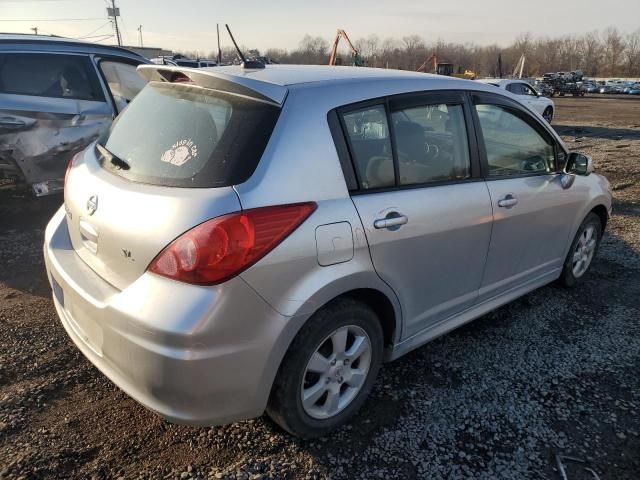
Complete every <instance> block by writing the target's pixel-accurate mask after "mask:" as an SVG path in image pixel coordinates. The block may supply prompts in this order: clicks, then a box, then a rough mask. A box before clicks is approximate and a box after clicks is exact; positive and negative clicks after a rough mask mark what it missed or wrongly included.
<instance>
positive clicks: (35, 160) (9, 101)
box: [0, 52, 112, 195]
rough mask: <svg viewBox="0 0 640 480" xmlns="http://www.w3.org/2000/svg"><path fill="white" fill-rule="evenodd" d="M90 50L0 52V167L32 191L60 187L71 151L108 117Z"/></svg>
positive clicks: (82, 144)
mask: <svg viewBox="0 0 640 480" xmlns="http://www.w3.org/2000/svg"><path fill="white" fill-rule="evenodd" d="M111 117H112V109H111V106H110V105H109V104H108V103H107V101H106V98H105V96H104V93H103V91H102V89H101V87H100V82H99V79H98V76H97V74H96V72H95V69H94V68H93V67H92V65H91V61H90V59H89V56H88V55H83V54H72V53H65V54H59V53H55V52H7V53H2V54H0V173H2V171H4V172H5V173H8V176H16V177H18V178H21V179H22V180H24V181H25V182H26V183H27V184H29V185H31V186H32V188H33V191H34V193H35V194H36V195H45V194H48V193H53V192H55V191H59V190H61V189H62V187H63V179H64V172H65V169H66V166H67V163H68V162H69V160H71V158H72V157H73V155H75V154H76V153H77V152H79V151H80V150H82V149H83V148H85V147H86V146H87V145H88V144H89V143H91V142H92V141H93V140H94V139H95V138H97V137H98V135H100V133H102V132H103V131H104V129H105V128H107V127H108V125H110V123H111Z"/></svg>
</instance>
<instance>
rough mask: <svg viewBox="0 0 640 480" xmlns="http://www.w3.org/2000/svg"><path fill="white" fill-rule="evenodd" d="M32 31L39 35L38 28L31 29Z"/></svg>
mask: <svg viewBox="0 0 640 480" xmlns="http://www.w3.org/2000/svg"><path fill="white" fill-rule="evenodd" d="M31 30H32V31H33V32H34V33H35V34H36V35H37V34H38V27H31Z"/></svg>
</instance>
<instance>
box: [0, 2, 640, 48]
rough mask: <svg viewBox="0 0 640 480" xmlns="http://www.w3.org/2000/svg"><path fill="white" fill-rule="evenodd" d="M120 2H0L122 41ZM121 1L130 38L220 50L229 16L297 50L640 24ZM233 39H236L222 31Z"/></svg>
mask: <svg viewBox="0 0 640 480" xmlns="http://www.w3.org/2000/svg"><path fill="white" fill-rule="evenodd" d="M110 1H111V0H0V32H23V33H31V30H30V29H31V28H33V27H38V30H39V32H40V33H50V34H56V35H61V36H67V37H74V38H77V37H89V38H87V39H88V40H91V41H101V42H102V43H115V39H114V37H111V38H108V37H98V36H97V35H110V34H113V29H112V26H111V24H110V23H109V22H108V19H107V16H106V15H107V12H106V6H107V3H108V2H110ZM614 3H615V8H611V7H610V6H607V4H606V3H603V2H602V1H601V0H534V1H527V2H524V1H520V2H518V1H514V0H448V1H438V2H434V1H430V2H428V1H426V0H393V1H376V0H368V1H363V0H342V1H338V0H318V1H309V0H298V1H293V0H282V1H280V0H263V1H259V0H234V1H222V0H181V1H162V0H116V6H118V7H119V8H120V15H121V17H120V19H119V24H120V28H121V30H122V37H123V43H124V44H126V45H138V44H139V43H138V42H139V37H138V32H137V28H138V26H139V25H142V36H143V42H144V46H154V47H162V48H166V49H170V50H181V51H186V50H190V51H194V50H195V51H198V52H205V54H206V53H208V52H211V51H213V50H215V49H216V23H220V27H221V29H222V28H223V24H224V23H228V24H229V25H230V27H231V29H232V32H233V34H234V36H235V37H236V40H237V41H238V43H239V44H241V45H244V46H246V47H250V48H259V49H261V50H264V49H266V48H271V47H273V48H284V49H288V50H293V49H294V48H296V47H297V46H298V44H299V42H300V40H301V39H302V37H303V36H304V35H305V34H307V33H308V34H310V35H312V36H321V37H323V38H325V39H326V40H328V41H331V40H333V38H334V36H335V31H336V28H343V29H345V30H346V31H347V33H348V34H349V36H350V37H351V39H352V40H353V41H355V40H356V39H358V38H361V37H367V36H369V35H371V34H376V35H377V36H378V37H380V39H384V38H386V37H395V38H398V39H399V38H401V37H402V36H406V35H412V34H417V35H420V36H421V37H423V38H424V39H425V40H426V41H427V42H430V41H435V40H437V39H442V40H444V41H446V42H462V43H464V42H474V43H477V44H480V45H488V44H493V43H497V44H498V45H505V46H506V45H508V44H509V43H511V42H512V41H513V40H514V39H515V38H516V37H517V36H518V35H520V34H522V33H525V32H530V33H531V34H532V35H533V36H560V35H564V34H582V33H586V32H588V31H593V30H604V29H605V28H606V27H608V26H615V27H617V28H618V29H619V30H620V31H621V32H623V33H628V32H631V31H635V30H637V29H639V28H640V0H616V1H615V2H614ZM221 39H222V44H223V46H225V45H230V44H231V43H230V41H229V39H228V37H227V36H226V34H225V35H222V32H221Z"/></svg>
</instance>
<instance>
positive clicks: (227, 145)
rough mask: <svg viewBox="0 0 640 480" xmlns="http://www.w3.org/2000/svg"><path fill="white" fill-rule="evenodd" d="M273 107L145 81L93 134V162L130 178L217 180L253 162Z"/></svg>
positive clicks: (245, 173)
mask: <svg viewBox="0 0 640 480" xmlns="http://www.w3.org/2000/svg"><path fill="white" fill-rule="evenodd" d="M279 113H280V109H279V108H278V107H276V106H273V105H269V104H267V103H264V102H260V101H257V100H253V99H251V98H248V97H241V96H238V95H233V94H230V93H226V92H222V91H219V90H209V89H206V88H201V87H198V86H194V85H186V84H176V83H171V84H168V83H160V82H152V83H150V84H148V85H147V86H146V87H145V88H144V89H143V90H142V91H141V92H140V93H139V94H138V95H137V96H136V97H135V98H134V99H133V101H132V102H131V103H130V104H129V106H128V107H127V108H126V110H125V111H124V112H123V113H122V114H121V115H120V116H119V117H118V118H117V119H116V121H115V122H114V123H113V125H112V126H111V128H110V129H109V131H108V132H107V133H106V134H105V136H104V137H103V138H102V139H101V140H100V141H99V144H100V145H101V146H104V147H105V148H106V150H107V151H108V152H109V153H110V154H111V155H113V156H115V157H117V158H119V159H121V160H123V161H124V163H123V162H118V161H113V159H112V158H109V156H108V155H104V153H105V152H104V149H100V148H98V149H96V154H97V155H98V158H99V159H100V163H101V165H102V166H103V167H104V168H106V169H108V170H111V171H112V172H114V173H116V174H117V175H120V176H122V177H124V178H127V179H129V180H131V181H134V182H141V183H149V184H153V185H164V186H171V187H222V186H230V185H236V184H239V183H242V182H244V181H246V180H247V179H248V178H249V177H250V176H251V174H252V173H253V171H254V170H255V169H256V167H257V165H258V162H259V161H260V157H261V156H262V153H263V152H264V149H265V147H266V145H267V142H268V141H269V137H270V136H271V132H272V131H273V128H274V126H275V124H276V122H277V120H278V115H279Z"/></svg>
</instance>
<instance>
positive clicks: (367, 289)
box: [259, 277, 402, 408]
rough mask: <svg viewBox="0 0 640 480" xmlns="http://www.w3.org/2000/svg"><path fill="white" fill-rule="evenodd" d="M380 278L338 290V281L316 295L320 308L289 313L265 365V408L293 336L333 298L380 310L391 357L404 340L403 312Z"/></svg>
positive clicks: (380, 318) (263, 390) (379, 316)
mask: <svg viewBox="0 0 640 480" xmlns="http://www.w3.org/2000/svg"><path fill="white" fill-rule="evenodd" d="M376 278H377V279H378V282H379V283H378V282H370V283H368V284H367V285H364V286H362V287H358V288H353V283H351V284H348V285H349V288H348V287H346V286H345V288H342V289H340V290H337V289H336V286H335V285H333V286H331V285H330V286H326V287H325V288H324V289H321V291H320V292H317V294H316V295H315V296H314V300H315V302H314V303H315V305H316V306H317V308H314V310H313V311H310V312H306V313H304V314H299V315H294V316H292V317H289V319H288V322H287V323H288V325H287V327H285V328H284V329H283V331H282V334H281V335H280V338H279V339H278V340H277V342H276V344H275V345H274V347H273V349H272V353H271V356H270V358H269V360H268V365H266V366H265V375H264V377H263V379H262V384H261V385H260V387H259V391H260V392H262V393H264V394H265V395H262V397H263V402H264V408H266V405H267V401H268V397H269V396H270V394H271V389H272V388H273V384H274V381H275V379H276V375H277V374H278V371H279V370H280V366H281V365H282V362H283V360H284V358H285V356H286V354H287V352H288V351H289V348H290V347H291V344H292V342H293V340H294V339H295V338H296V336H297V335H298V334H299V333H300V330H301V329H302V327H303V326H304V325H305V323H306V322H307V321H308V320H309V319H310V318H311V317H312V316H313V315H314V314H315V313H316V312H317V311H318V310H320V309H321V308H323V307H324V306H326V305H328V304H329V303H331V302H335V301H338V300H339V299H341V298H352V299H355V300H357V301H361V302H363V303H365V304H366V305H368V306H370V307H371V308H372V309H373V310H374V312H375V313H376V314H377V316H378V319H379V321H380V324H381V326H382V331H383V335H384V343H385V350H386V352H387V354H386V355H385V358H388V352H390V351H391V350H392V347H393V345H394V344H395V343H397V342H398V341H399V340H400V335H401V326H402V313H401V309H400V303H399V301H398V299H397V297H396V296H395V293H394V292H393V290H391V288H390V287H389V286H388V285H387V284H386V283H384V282H382V280H380V279H379V277H376ZM329 287H332V288H329ZM323 291H324V294H323ZM327 291H331V293H332V294H331V295H326V292H327ZM320 298H322V301H318V300H319V299H320Z"/></svg>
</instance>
